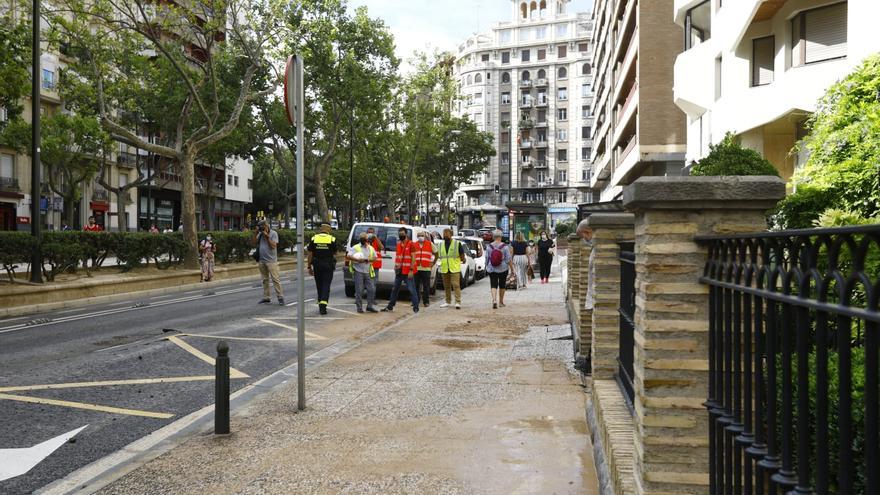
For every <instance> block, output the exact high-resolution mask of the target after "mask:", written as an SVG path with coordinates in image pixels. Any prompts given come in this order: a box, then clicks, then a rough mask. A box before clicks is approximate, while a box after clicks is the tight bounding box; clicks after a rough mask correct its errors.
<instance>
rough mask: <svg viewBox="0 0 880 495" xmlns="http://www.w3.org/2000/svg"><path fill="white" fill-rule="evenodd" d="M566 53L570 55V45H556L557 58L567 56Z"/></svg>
mask: <svg viewBox="0 0 880 495" xmlns="http://www.w3.org/2000/svg"><path fill="white" fill-rule="evenodd" d="M566 55H568V47H567V46H566V45H560V46H557V47H556V57H557V58H565V57H566Z"/></svg>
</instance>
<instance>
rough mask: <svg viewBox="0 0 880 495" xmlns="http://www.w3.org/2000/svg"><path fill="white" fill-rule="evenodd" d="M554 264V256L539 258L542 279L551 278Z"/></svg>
mask: <svg viewBox="0 0 880 495" xmlns="http://www.w3.org/2000/svg"><path fill="white" fill-rule="evenodd" d="M552 264H553V256H539V257H538V265H540V266H541V278H550V266H551V265H552Z"/></svg>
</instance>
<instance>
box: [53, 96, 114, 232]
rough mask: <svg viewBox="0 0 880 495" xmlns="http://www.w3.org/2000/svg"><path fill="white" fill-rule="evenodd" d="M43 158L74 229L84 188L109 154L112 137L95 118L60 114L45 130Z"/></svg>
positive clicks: (68, 220)
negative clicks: (75, 214)
mask: <svg viewBox="0 0 880 495" xmlns="http://www.w3.org/2000/svg"><path fill="white" fill-rule="evenodd" d="M41 139H42V141H41V152H40V158H41V160H42V162H43V164H45V166H46V172H47V174H46V175H47V176H46V181H47V182H48V185H49V189H51V190H52V192H54V193H55V194H57V195H58V196H61V199H62V201H63V202H64V221H65V222H66V223H67V225H70V226H73V225H74V215H73V214H74V209H75V206H76V204H77V203H78V202H79V200H80V198H81V197H82V185H83V184H84V183H86V182H88V181H91V180H92V179H93V178H94V177H95V173H96V172H97V171H98V169H99V167H100V163H101V160H102V159H103V157H106V156H107V154H108V153H109V151H110V145H111V140H110V136H109V134H107V132H105V131H104V130H103V129H102V128H101V124H100V123H99V122H98V120H97V119H96V118H94V117H90V116H86V115H78V114H66V113H57V114H55V115H53V116H52V117H50V118H48V119H46V120H45V121H44V123H43V127H42V137H41Z"/></svg>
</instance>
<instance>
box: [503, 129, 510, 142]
mask: <svg viewBox="0 0 880 495" xmlns="http://www.w3.org/2000/svg"><path fill="white" fill-rule="evenodd" d="M508 143H510V133H508V132H502V133H501V144H508Z"/></svg>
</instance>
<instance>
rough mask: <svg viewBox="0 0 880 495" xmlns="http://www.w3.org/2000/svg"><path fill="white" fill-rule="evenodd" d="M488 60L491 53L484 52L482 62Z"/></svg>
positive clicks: (481, 56) (481, 57)
mask: <svg viewBox="0 0 880 495" xmlns="http://www.w3.org/2000/svg"><path fill="white" fill-rule="evenodd" d="M488 61H489V54H488V53H484V54H482V55H480V62H488Z"/></svg>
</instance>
